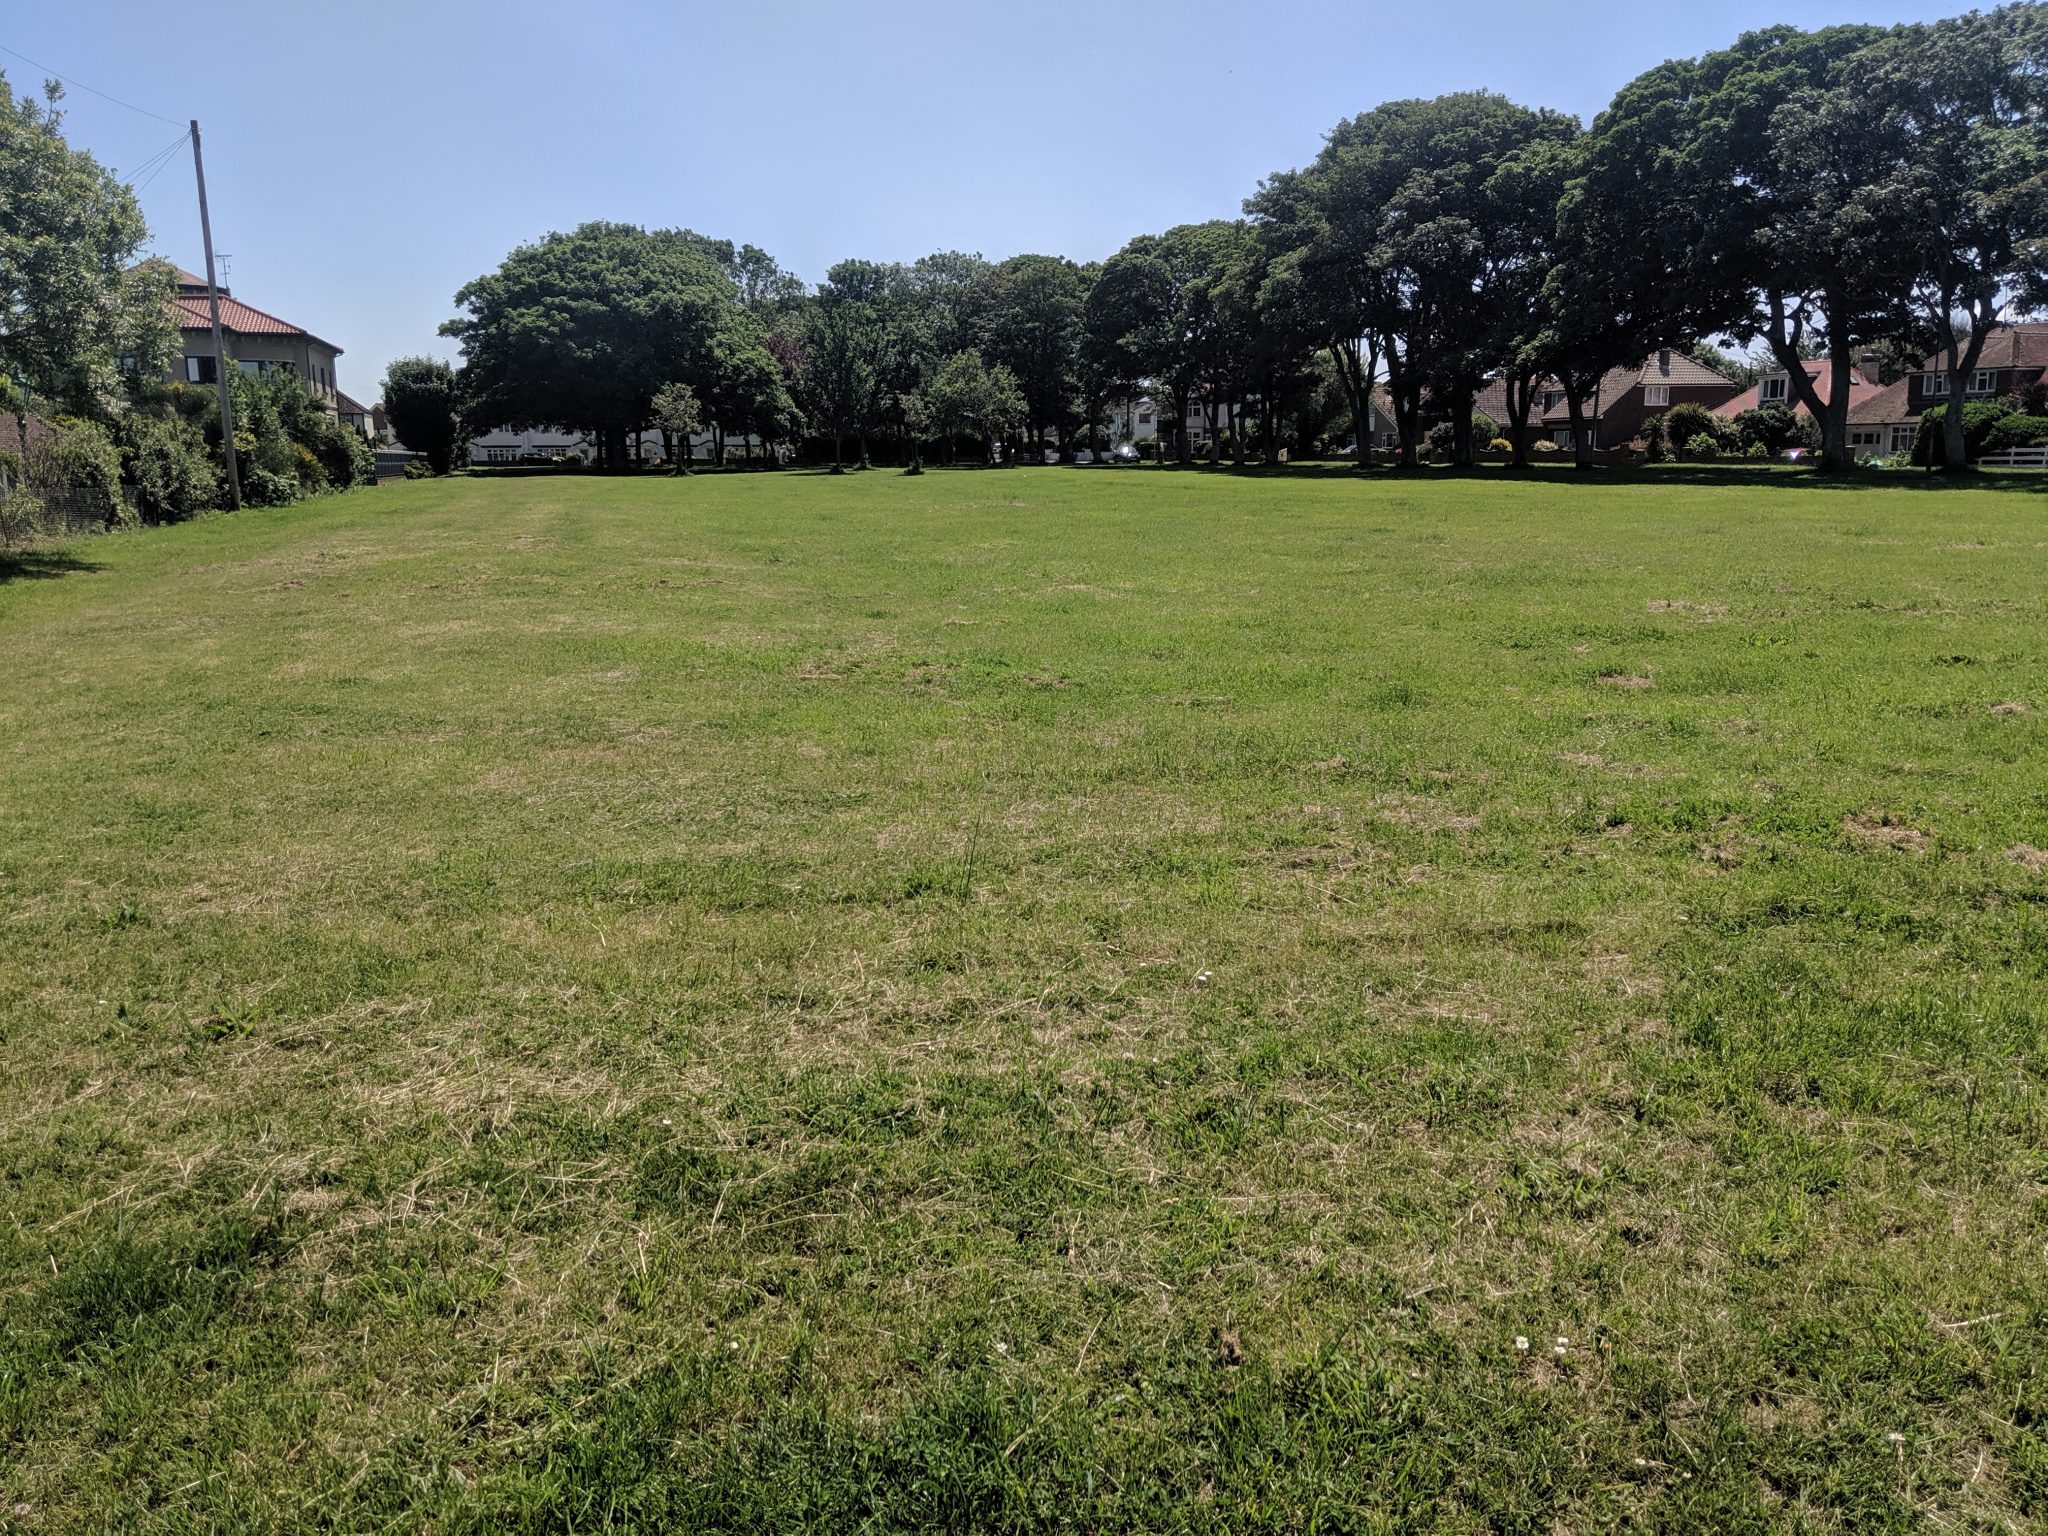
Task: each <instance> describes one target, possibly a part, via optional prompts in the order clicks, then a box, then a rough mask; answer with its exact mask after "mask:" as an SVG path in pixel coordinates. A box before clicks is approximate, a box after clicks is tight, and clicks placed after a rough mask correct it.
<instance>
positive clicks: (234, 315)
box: [170, 268, 341, 410]
mask: <svg viewBox="0 0 2048 1536" xmlns="http://www.w3.org/2000/svg"><path fill="white" fill-rule="evenodd" d="M177 281H178V286H177V291H176V293H175V294H174V295H173V296H172V298H171V308H172V312H173V316H174V318H175V319H176V320H177V322H178V328H179V330H180V331H181V332H182V333H183V334H184V339H185V345H184V355H183V356H182V357H180V358H179V359H178V360H177V361H176V362H175V363H173V364H172V368H171V375H170V376H171V378H173V379H174V380H180V381H182V382H184V383H187V384H211V383H213V382H214V380H215V378H216V377H218V374H217V372H216V370H217V369H218V368H219V367H220V363H219V361H218V359H217V358H216V357H215V356H214V350H213V312H212V306H211V305H210V304H209V303H208V300H207V292H206V279H205V278H203V277H197V276H194V275H193V274H192V273H190V272H187V271H185V270H184V269H183V268H180V269H179V270H178V273H177ZM220 329H221V342H222V344H223V345H224V346H225V348H226V349H227V355H228V358H229V360H230V361H232V362H233V363H234V364H235V366H236V367H238V368H240V369H241V370H242V371H243V372H244V373H271V372H275V371H276V370H278V369H280V368H282V369H286V370H288V371H290V372H291V373H294V374H296V375H297V376H298V379H299V382H300V383H302V384H304V385H305V386H306V390H307V392H308V393H309V394H311V395H312V396H313V398H314V399H315V400H318V401H319V402H320V403H321V404H322V405H324V406H326V407H327V408H328V409H329V410H334V409H335V408H336V405H337V404H338V402H339V399H340V389H339V387H338V386H337V385H336V384H335V382H334V360H335V359H336V358H338V357H340V356H341V348H339V347H337V346H336V345H334V343H333V342H331V341H322V340H321V339H320V338H319V337H318V336H315V335H314V334H313V333H312V332H311V331H309V330H307V329H306V328H305V327H304V326H299V325H293V324H292V323H291V321H289V320H280V319H279V318H278V317H277V316H276V315H273V314H268V313H266V312H265V311H263V310H260V309H258V308H256V306H255V305H253V304H245V303H243V302H242V301H241V300H240V299H237V298H234V297H232V296H231V295H230V294H229V292H228V290H227V288H226V287H225V286H223V287H222V288H221V290H220Z"/></svg>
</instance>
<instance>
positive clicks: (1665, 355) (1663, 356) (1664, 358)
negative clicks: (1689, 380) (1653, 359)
mask: <svg viewBox="0 0 2048 1536" xmlns="http://www.w3.org/2000/svg"><path fill="white" fill-rule="evenodd" d="M1657 366H1658V367H1659V368H1661V369H1663V370H1664V371H1665V372H1666V373H1669V372H1670V371H1671V349H1670V348H1669V347H1660V348H1658V349H1657Z"/></svg>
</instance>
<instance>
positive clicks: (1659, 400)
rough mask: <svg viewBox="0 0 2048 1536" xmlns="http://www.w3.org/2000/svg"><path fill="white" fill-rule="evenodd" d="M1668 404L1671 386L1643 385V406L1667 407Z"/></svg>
mask: <svg viewBox="0 0 2048 1536" xmlns="http://www.w3.org/2000/svg"><path fill="white" fill-rule="evenodd" d="M1670 403H1671V386H1670V385H1669V384H1645V385H1644V386H1643V404H1645V405H1669V404H1670Z"/></svg>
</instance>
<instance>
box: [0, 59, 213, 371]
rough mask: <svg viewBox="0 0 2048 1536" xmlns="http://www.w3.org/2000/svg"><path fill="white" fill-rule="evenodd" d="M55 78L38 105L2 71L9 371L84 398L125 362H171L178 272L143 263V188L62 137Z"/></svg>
mask: <svg viewBox="0 0 2048 1536" xmlns="http://www.w3.org/2000/svg"><path fill="white" fill-rule="evenodd" d="M62 97H63V91H62V89H61V88H60V87H59V86H58V85H57V83H56V82H55V81H52V82H50V83H49V84H48V85H46V86H45V87H44V90H43V98H42V99H41V100H40V101H39V100H37V99H36V98H34V97H32V96H26V95H17V94H16V93H15V92H14V89H13V87H12V86H10V85H9V84H8V83H7V80H6V77H5V76H4V75H0V376H8V377H12V376H19V377H21V378H25V379H27V380H28V381H29V384H30V387H31V388H32V389H34V390H35V391H36V392H38V393H41V394H46V395H56V396H59V397H61V398H62V399H63V400H64V401H65V402H66V403H67V404H72V405H77V404H83V403H85V402H86V400H87V399H88V398H89V397H91V396H93V395H96V394H101V393H104V392H105V389H106V386H107V385H108V383H109V382H110V379H111V375H112V373H113V370H114V368H115V366H116V363H117V361H118V360H119V359H120V358H122V357H132V358H134V359H135V364H136V368H137V370H138V371H139V372H142V373H146V374H156V373H160V372H162V370H163V365H164V362H165V360H166V359H167V358H168V357H169V355H170V352H171V348H172V346H173V344H174V342H175V339H176V335H177V332H176V330H175V328H174V327H173V326H172V324H171V321H170V316H169V300H170V295H171V292H172V287H171V272H170V269H169V268H168V267H167V266H165V265H163V264H162V263H159V262H142V263H137V262H136V261H135V255H136V253H137V252H138V251H139V250H140V249H141V248H142V245H143V242H144V241H145V240H146V239H147V238H148V234H149V231H148V228H147V226H146V225H145V224H144V223H143V219H142V210H141V209H140V208H138V207H137V206H136V202H135V196H134V194H133V193H132V192H131V191H129V189H128V188H127V187H126V186H124V185H123V184H122V183H121V182H119V181H117V180H116V179H115V178H114V175H113V173H112V172H110V171H108V170H107V169H106V167H104V166H102V165H101V164H100V163H99V162H98V161H96V160H94V159H93V157H92V156H91V155H89V154H87V153H86V152H85V151H84V150H79V149H73V148H71V146H70V145H69V144H68V143H66V141H65V139H64V133H63V127H64V114H63V113H62V112H61V111H60V110H59V109H58V105H57V104H58V102H59V101H60V100H61V99H62Z"/></svg>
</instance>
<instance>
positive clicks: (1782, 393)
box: [1756, 373, 1792, 401]
mask: <svg viewBox="0 0 2048 1536" xmlns="http://www.w3.org/2000/svg"><path fill="white" fill-rule="evenodd" d="M1791 386H1792V381H1791V380H1790V379H1789V378H1787V377H1786V376H1785V375H1784V374H1782V373H1781V374H1778V375H1776V376H1775V377H1773V378H1768V379H1765V380H1763V381H1762V382H1761V383H1759V384H1758V385H1757V387H1756V397H1757V399H1759V400H1762V401H1771V400H1778V401H1783V400H1784V399H1785V397H1786V396H1787V395H1788V394H1790V393H1791Z"/></svg>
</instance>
